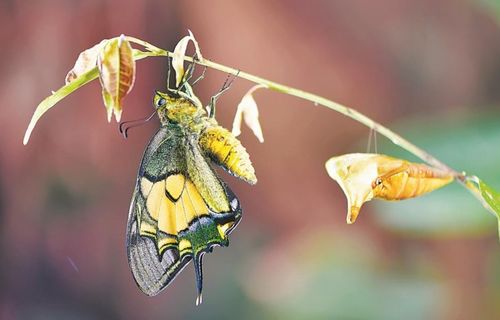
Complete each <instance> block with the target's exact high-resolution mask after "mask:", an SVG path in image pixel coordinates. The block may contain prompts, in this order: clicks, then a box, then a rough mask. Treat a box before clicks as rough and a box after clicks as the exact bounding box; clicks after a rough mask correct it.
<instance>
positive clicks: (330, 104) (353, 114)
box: [127, 37, 466, 185]
mask: <svg viewBox="0 0 500 320" xmlns="http://www.w3.org/2000/svg"><path fill="white" fill-rule="evenodd" d="M127 38H128V39H129V41H131V42H134V43H137V44H140V45H142V46H144V47H145V48H146V49H148V50H150V51H151V55H152V56H167V57H168V56H171V55H172V53H171V52H169V51H167V50H164V49H160V48H157V47H155V46H153V45H152V44H150V43H147V42H145V41H142V40H140V39H136V38H133V37H127ZM184 60H185V61H189V62H193V58H192V57H189V56H184ZM195 62H196V63H197V64H199V65H203V66H206V67H209V68H212V69H216V70H219V71H222V72H226V73H231V74H238V77H239V78H243V79H246V80H248V81H251V82H254V83H257V84H260V85H263V86H265V87H267V88H268V89H271V90H274V91H277V92H281V93H285V94H288V95H291V96H295V97H298V98H301V99H304V100H308V101H311V102H313V103H314V104H315V105H322V106H324V107H327V108H329V109H332V110H334V111H337V112H339V113H341V114H343V115H345V116H347V117H349V118H351V119H353V120H355V121H357V122H359V123H362V124H364V125H365V126H367V127H368V128H370V129H372V130H374V131H375V132H377V133H379V134H381V135H383V136H384V137H386V138H388V139H389V140H391V141H392V143H394V144H395V145H397V146H400V147H401V148H403V149H405V150H406V151H408V152H410V153H412V154H413V155H415V156H417V157H418V158H420V159H422V160H423V161H425V162H427V163H428V164H430V165H431V166H433V167H436V168H438V169H440V170H443V171H446V172H448V173H450V174H451V175H453V176H454V177H455V179H457V180H458V181H460V182H462V184H464V183H463V181H464V180H465V175H464V174H463V173H460V172H458V171H456V170H454V169H452V168H450V167H449V166H447V165H446V164H444V163H443V162H441V161H439V160H438V159H436V158H435V157H433V156H432V155H430V154H429V153H427V152H426V151H424V150H422V149H421V148H419V147H417V146H416V145H414V144H413V143H411V142H410V141H408V140H406V139H405V138H403V137H401V136H400V135H398V134H397V133H395V132H394V131H392V130H390V129H388V128H386V127H384V126H383V125H381V124H380V123H378V122H375V121H373V120H372V119H370V118H369V117H367V116H365V115H364V114H362V113H360V112H358V111H356V110H354V109H352V108H349V107H346V106H344V105H342V104H340V103H337V102H334V101H332V100H329V99H326V98H324V97H321V96H318V95H315V94H313V93H309V92H306V91H302V90H300V89H296V88H292V87H289V86H285V85H283V84H279V83H276V82H273V81H270V80H267V79H264V78H261V77H258V76H255V75H253V74H250V73H247V72H243V71H240V70H237V69H235V68H231V67H228V66H225V65H222V64H219V63H216V62H213V61H210V60H208V59H202V60H198V59H197V60H196V61H195ZM464 185H466V184H464Z"/></svg>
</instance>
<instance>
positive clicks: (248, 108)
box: [232, 85, 267, 143]
mask: <svg viewBox="0 0 500 320" xmlns="http://www.w3.org/2000/svg"><path fill="white" fill-rule="evenodd" d="M261 88H267V87H266V86H264V85H256V86H254V87H252V88H251V89H250V90H248V92H247V93H246V94H245V95H244V96H243V98H242V99H241V101H240V103H239V104H238V108H237V109H236V114H235V115H234V120H233V129H232V133H233V135H234V136H235V137H237V136H239V135H240V134H241V120H242V119H243V120H244V121H245V124H246V125H247V126H248V127H249V128H250V129H251V130H252V132H253V134H254V135H255V136H256V137H257V139H258V140H259V142H260V143H263V142H264V135H263V134H262V128H261V126H260V122H259V108H258V107H257V102H255V99H254V98H253V93H254V92H255V91H256V90H257V89H261Z"/></svg>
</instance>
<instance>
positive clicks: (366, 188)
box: [326, 153, 453, 224]
mask: <svg viewBox="0 0 500 320" xmlns="http://www.w3.org/2000/svg"><path fill="white" fill-rule="evenodd" d="M326 170H327V171H328V174H329V175H330V177H331V178H332V179H334V180H335V181H337V183H338V184H339V185H340V187H341V188H342V191H344V194H345V196H346V197H347V206H348V210H347V219H346V220H347V223H348V224H351V223H354V221H356V218H357V216H358V214H359V210H360V209H361V206H362V205H363V203H365V202H367V201H370V200H371V199H374V198H376V199H383V200H404V199H409V198H414V197H418V196H420V195H423V194H425V193H428V192H431V191H433V190H436V189H438V188H440V187H442V186H445V185H447V184H448V183H450V182H451V181H453V175H452V174H451V173H448V172H444V171H441V170H438V169H436V168H432V167H429V166H427V165H425V164H421V163H412V162H408V161H405V160H401V159H396V158H392V157H389V156H386V155H381V154H367V153H354V154H346V155H342V156H339V157H334V158H331V159H330V160H328V161H327V162H326Z"/></svg>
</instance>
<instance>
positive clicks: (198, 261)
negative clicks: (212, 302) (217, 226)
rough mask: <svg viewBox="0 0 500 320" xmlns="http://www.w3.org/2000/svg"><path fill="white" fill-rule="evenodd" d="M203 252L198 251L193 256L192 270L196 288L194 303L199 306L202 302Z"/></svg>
mask: <svg viewBox="0 0 500 320" xmlns="http://www.w3.org/2000/svg"><path fill="white" fill-rule="evenodd" d="M204 254H205V252H200V253H198V254H195V256H194V259H193V260H194V272H195V273H196V289H197V290H198V295H197V296H196V305H197V306H199V305H200V304H201V303H202V302H203V296H202V290H203V255H204Z"/></svg>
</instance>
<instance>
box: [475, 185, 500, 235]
mask: <svg viewBox="0 0 500 320" xmlns="http://www.w3.org/2000/svg"><path fill="white" fill-rule="evenodd" d="M474 178H475V180H477V181H476V182H477V184H478V186H479V191H480V192H481V196H482V197H483V200H484V201H485V202H486V204H487V205H488V207H489V211H491V213H493V214H494V215H495V217H496V218H497V220H498V236H499V237H500V194H499V193H498V192H496V191H495V190H494V189H493V188H491V187H490V186H488V185H487V184H486V183H484V182H483V181H482V180H481V179H479V178H477V177H474Z"/></svg>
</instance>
